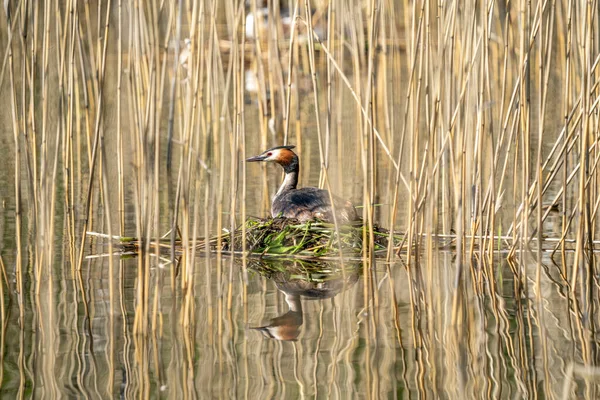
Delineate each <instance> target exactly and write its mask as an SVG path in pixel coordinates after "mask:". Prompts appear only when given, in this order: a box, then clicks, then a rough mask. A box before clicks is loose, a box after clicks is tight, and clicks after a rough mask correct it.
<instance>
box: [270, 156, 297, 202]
mask: <svg viewBox="0 0 600 400" xmlns="http://www.w3.org/2000/svg"><path fill="white" fill-rule="evenodd" d="M277 163H278V164H279V165H281V166H282V167H283V171H284V172H285V178H284V179H283V182H282V183H281V186H280V187H279V190H278V191H277V194H276V195H275V197H278V196H280V195H281V194H282V193H284V192H287V191H288V190H293V189H296V186H297V185H298V172H299V171H300V162H299V160H298V156H297V155H296V154H294V152H292V151H289V150H287V151H284V152H282V154H281V156H280V157H279V159H278V160H277Z"/></svg>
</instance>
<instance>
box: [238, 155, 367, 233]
mask: <svg viewBox="0 0 600 400" xmlns="http://www.w3.org/2000/svg"><path fill="white" fill-rule="evenodd" d="M294 147H296V146H277V147H273V148H272V149H269V150H267V151H265V152H263V153H262V154H260V155H258V156H254V157H250V158H248V159H247V160H246V161H248V162H253V161H267V162H274V163H277V164H279V165H281V166H282V167H283V170H284V171H285V179H284V180H283V183H282V184H281V186H280V187H279V190H278V191H277V193H276V194H275V197H273V203H272V204H271V215H272V216H273V217H277V216H279V215H281V216H283V217H285V218H296V219H298V220H299V221H300V222H304V221H308V220H310V219H313V218H318V219H321V220H323V221H328V222H333V211H334V209H335V212H336V214H335V217H336V220H337V222H339V223H348V222H352V221H357V220H359V217H358V215H357V214H356V209H355V208H354V206H353V205H352V203H350V202H349V201H346V200H343V199H340V198H339V197H337V196H333V195H332V196H331V197H332V198H333V207H332V205H331V201H330V197H329V192H328V191H327V190H323V189H318V188H315V187H305V188H300V189H296V186H297V185H298V171H299V170H300V162H299V161H298V156H297V155H296V153H294V152H293V151H292V149H293V148H294Z"/></svg>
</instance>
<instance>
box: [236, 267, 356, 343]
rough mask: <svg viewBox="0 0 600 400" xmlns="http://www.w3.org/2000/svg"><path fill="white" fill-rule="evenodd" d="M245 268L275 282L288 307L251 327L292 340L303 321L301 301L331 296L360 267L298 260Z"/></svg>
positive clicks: (352, 280) (352, 278) (347, 283)
mask: <svg viewBox="0 0 600 400" xmlns="http://www.w3.org/2000/svg"><path fill="white" fill-rule="evenodd" d="M248 268H249V269H251V270H254V271H256V272H258V273H259V274H260V275H262V276H264V277H266V278H268V279H271V280H272V281H274V282H275V285H276V286H277V289H278V290H279V291H280V292H282V293H283V294H284V296H285V302H286V303H287V305H288V307H289V310H288V311H287V312H286V313H284V314H282V315H279V316H277V317H275V318H273V319H271V320H270V321H269V322H268V324H266V325H264V326H258V327H251V328H250V329H254V330H257V331H260V332H261V333H262V334H263V335H264V336H265V337H267V338H269V339H276V340H284V341H293V340H296V339H297V338H298V335H300V332H301V329H300V327H301V326H302V323H303V322H304V317H303V312H302V300H324V299H329V298H333V297H334V296H335V295H337V294H338V293H341V292H342V291H344V290H345V289H347V288H348V287H350V286H352V285H354V284H355V283H356V282H357V281H358V278H359V277H360V274H361V273H362V266H361V264H358V263H353V264H345V265H344V271H342V269H341V266H340V265H339V264H334V263H325V262H318V263H306V262H301V261H288V260H286V261H270V262H265V261H254V262H250V263H249V265H248Z"/></svg>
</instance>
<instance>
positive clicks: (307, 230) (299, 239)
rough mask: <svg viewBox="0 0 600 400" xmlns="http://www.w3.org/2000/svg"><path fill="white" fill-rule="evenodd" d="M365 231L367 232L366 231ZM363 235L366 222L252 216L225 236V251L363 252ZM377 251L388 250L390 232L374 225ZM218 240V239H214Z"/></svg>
mask: <svg viewBox="0 0 600 400" xmlns="http://www.w3.org/2000/svg"><path fill="white" fill-rule="evenodd" d="M244 229H245V231H246V246H245V249H244V246H243V236H242V235H243V230H244ZM363 230H364V232H363ZM363 234H366V237H368V235H369V232H368V227H367V226H366V225H363V224H358V225H340V226H339V231H338V232H336V229H335V225H334V224H331V223H327V222H323V221H318V220H315V221H308V222H304V223H300V222H299V221H298V220H296V219H291V218H267V219H259V218H249V219H248V220H246V223H245V225H244V226H243V227H240V228H238V229H237V230H235V231H234V232H233V233H232V234H230V233H228V234H226V235H224V236H222V237H221V243H222V246H221V251H225V252H240V251H243V250H245V251H246V252H248V253H251V254H268V255H298V256H307V257H325V256H339V255H340V253H341V254H342V255H343V256H349V255H354V256H356V255H359V254H361V253H362V251H363V249H364V247H365V246H364V243H363ZM373 236H374V251H376V252H383V251H386V250H387V248H388V244H389V231H388V230H386V229H383V228H380V227H377V226H375V227H374V228H373ZM393 240H394V244H393V245H394V247H397V246H399V245H400V244H401V242H402V237H401V236H400V235H394V236H393ZM213 243H214V242H213Z"/></svg>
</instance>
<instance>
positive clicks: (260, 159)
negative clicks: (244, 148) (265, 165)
mask: <svg viewBox="0 0 600 400" xmlns="http://www.w3.org/2000/svg"><path fill="white" fill-rule="evenodd" d="M265 158H267V156H265V155H263V154H261V155H259V156H254V157H250V158H247V159H246V162H254V161H264V160H265Z"/></svg>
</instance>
